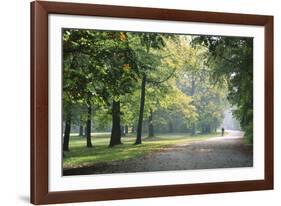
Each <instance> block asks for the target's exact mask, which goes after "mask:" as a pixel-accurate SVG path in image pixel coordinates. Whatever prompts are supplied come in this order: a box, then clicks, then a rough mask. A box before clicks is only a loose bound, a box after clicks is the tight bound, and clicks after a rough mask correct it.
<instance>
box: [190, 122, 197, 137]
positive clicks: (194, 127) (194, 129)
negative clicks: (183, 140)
mask: <svg viewBox="0 0 281 206" xmlns="http://www.w3.org/2000/svg"><path fill="white" fill-rule="evenodd" d="M191 129H192V130H191V135H196V125H195V123H192V128H191Z"/></svg>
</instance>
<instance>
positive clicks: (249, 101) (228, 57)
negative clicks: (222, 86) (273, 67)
mask: <svg viewBox="0 0 281 206" xmlns="http://www.w3.org/2000/svg"><path fill="white" fill-rule="evenodd" d="M193 44H194V45H195V46H196V45H200V46H204V47H206V48H207V49H208V52H209V58H208V62H207V64H208V65H209V67H210V68H212V78H213V82H215V83H222V82H226V83H227V86H228V91H229V92H228V95H227V98H228V101H229V102H230V103H231V104H232V106H233V107H234V108H236V109H235V110H234V112H233V113H234V115H235V116H236V117H237V118H238V119H239V121H240V125H241V128H242V129H243V130H244V131H245V137H246V138H247V140H248V141H249V142H252V141H253V38H245V37H241V38H237V37H215V36H212V37H207V36H200V37H196V38H194V39H193Z"/></svg>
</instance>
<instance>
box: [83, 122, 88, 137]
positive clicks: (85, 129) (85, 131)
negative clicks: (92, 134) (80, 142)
mask: <svg viewBox="0 0 281 206" xmlns="http://www.w3.org/2000/svg"><path fill="white" fill-rule="evenodd" d="M83 136H84V137H86V136H87V125H86V126H85V127H84V134H83Z"/></svg>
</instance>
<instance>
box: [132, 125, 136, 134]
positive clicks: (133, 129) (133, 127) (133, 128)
mask: <svg viewBox="0 0 281 206" xmlns="http://www.w3.org/2000/svg"><path fill="white" fill-rule="evenodd" d="M131 132H132V133H134V132H135V125H133V126H132V131H131Z"/></svg>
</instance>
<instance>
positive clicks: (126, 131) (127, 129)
mask: <svg viewBox="0 0 281 206" xmlns="http://www.w3.org/2000/svg"><path fill="white" fill-rule="evenodd" d="M128 133H129V128H128V125H125V134H128Z"/></svg>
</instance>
